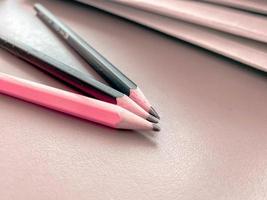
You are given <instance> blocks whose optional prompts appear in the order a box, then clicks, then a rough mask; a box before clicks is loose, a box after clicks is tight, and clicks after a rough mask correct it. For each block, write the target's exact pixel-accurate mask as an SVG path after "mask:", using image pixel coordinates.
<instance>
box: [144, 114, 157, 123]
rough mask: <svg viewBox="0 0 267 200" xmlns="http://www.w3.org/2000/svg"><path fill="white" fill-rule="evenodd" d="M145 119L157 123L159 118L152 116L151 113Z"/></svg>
mask: <svg viewBox="0 0 267 200" xmlns="http://www.w3.org/2000/svg"><path fill="white" fill-rule="evenodd" d="M146 119H147V120H148V121H150V122H153V123H159V120H158V119H157V118H156V117H154V116H153V115H149V116H148V117H147V118H146Z"/></svg>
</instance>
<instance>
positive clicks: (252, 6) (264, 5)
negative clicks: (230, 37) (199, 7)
mask: <svg viewBox="0 0 267 200" xmlns="http://www.w3.org/2000/svg"><path fill="white" fill-rule="evenodd" d="M202 1H206V2H211V3H215V4H219V5H225V6H229V7H233V8H238V9H242V10H246V11H250V12H255V13H260V14H264V15H267V1H266V0H253V1H252V0H234V1H233V0H202Z"/></svg>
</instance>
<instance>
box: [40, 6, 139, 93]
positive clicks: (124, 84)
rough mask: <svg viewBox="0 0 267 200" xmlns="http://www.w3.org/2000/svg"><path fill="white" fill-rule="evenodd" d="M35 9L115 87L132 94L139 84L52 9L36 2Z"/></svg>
mask: <svg viewBox="0 0 267 200" xmlns="http://www.w3.org/2000/svg"><path fill="white" fill-rule="evenodd" d="M35 9H36V10H37V14H38V16H39V17H40V18H41V19H42V20H43V21H44V22H45V23H46V24H47V25H48V26H49V27H50V28H52V30H54V31H55V32H56V33H57V34H59V35H60V36H61V37H62V38H63V39H64V40H65V41H66V42H67V43H68V44H69V45H70V46H71V47H72V48H73V49H74V50H75V51H77V52H78V53H79V54H80V55H81V56H82V57H83V58H84V59H85V61H87V62H88V63H89V64H90V65H91V66H92V67H93V68H94V70H95V71H96V72H97V73H98V74H99V75H101V76H102V77H103V78H104V79H105V80H106V81H107V82H108V83H109V84H111V85H112V87H113V88H116V89H117V90H119V91H121V92H122V93H124V94H126V95H128V96H129V95H130V90H131V89H135V88H137V85H136V84H135V83H134V82H133V81H132V80H130V79H129V78H128V77H127V76H125V75H124V74H123V73H122V72H121V71H120V70H119V69H118V68H116V67H115V66H114V65H113V64H111V63H110V62H109V61H108V60H107V59H106V58H104V57H103V56H102V55H101V54H100V53H98V52H97V51H96V50H95V49H94V48H93V47H92V46H90V45H89V44H88V43H87V42H86V41H84V40H83V39H82V38H81V37H80V36H78V35H77V34H76V33H75V32H74V31H72V30H71V29H70V28H69V27H67V26H66V25H65V24H63V23H62V22H61V21H59V20H58V19H57V18H56V17H55V16H54V15H53V14H52V13H51V12H50V11H48V10H47V9H46V8H44V7H43V6H41V5H40V4H36V5H35Z"/></svg>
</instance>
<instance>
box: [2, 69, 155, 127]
mask: <svg viewBox="0 0 267 200" xmlns="http://www.w3.org/2000/svg"><path fill="white" fill-rule="evenodd" d="M0 93H3V94H7V95H10V96H13V97H16V98H19V99H22V100H25V101H28V102H31V103H34V104H38V105H41V106H44V107H47V108H50V109H53V110H57V111H60V112H63V113H67V114H70V115H73V116H76V117H79V118H83V119H86V120H89V121H93V122H96V123H100V124H103V125H106V126H109V127H113V128H123V129H148V130H149V129H153V125H152V124H151V123H150V122H148V121H146V120H144V119H142V118H141V117H138V116H137V115H134V114H133V113H131V112H129V111H127V110H125V109H123V108H120V107H119V106H116V105H113V104H110V103H106V102H102V101H99V100H96V99H92V98H88V97H85V96H82V95H78V94H74V93H71V92H67V91H64V90H60V89H56V88H53V87H49V86H46V85H42V84H39V83H34V82H31V81H27V80H24V79H20V78H16V77H13V76H10V75H6V74H3V73H0ZM121 123H122V124H123V125H124V126H122V125H121Z"/></svg>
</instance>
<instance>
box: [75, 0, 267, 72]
mask: <svg viewBox="0 0 267 200" xmlns="http://www.w3.org/2000/svg"><path fill="white" fill-rule="evenodd" d="M79 1H81V2H84V3H87V4H89V5H91V6H94V7H97V8H99V9H102V10H105V11H107V12H110V13H112V14H115V15H118V16H121V17H124V18H127V19H129V20H132V21H134V22H137V23H140V24H142V25H145V26H148V27H150V28H153V29H156V30H158V31H161V32H163V33H165V34H169V35H171V36H174V37H177V38H179V39H182V40H185V41H187V42H190V43H192V44H195V45H198V46H200V47H203V48H205V49H208V50H210V51H213V52H216V53H218V54H221V55H224V56H226V57H229V58H231V59H234V60H237V61H239V62H242V63H244V64H247V65H250V66H252V67H255V68H258V69H260V70H263V71H266V72H267V16H264V15H258V14H255V13H251V12H246V11H244V7H246V8H247V7H249V8H251V10H252V11H253V12H256V11H257V10H259V9H255V7H257V6H256V4H257V1H261V0H256V1H253V2H254V4H253V3H252V1H250V3H249V4H248V3H246V4H244V6H243V7H240V6H239V5H238V4H235V5H234V7H236V8H240V9H242V10H239V9H233V8H229V7H226V6H221V5H222V4H225V5H227V6H232V7H233V4H229V3H228V2H229V1H227V0H217V1H215V0H203V1H188V0H157V1H155V0H131V1H130V0H113V1H107V0H79ZM206 1H214V3H208V2H206ZM242 2H246V0H244V1H239V4H241V5H243V4H242ZM216 3H220V5H216ZM261 4H262V6H261V12H260V13H261V14H262V13H263V12H264V9H266V10H267V1H265V2H263V1H261ZM252 5H254V7H253V6H252Z"/></svg>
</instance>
